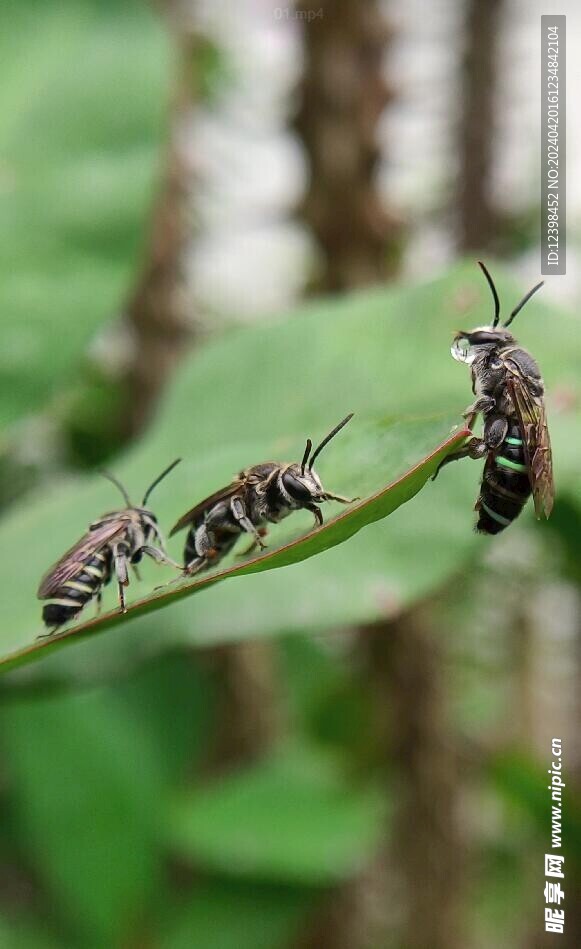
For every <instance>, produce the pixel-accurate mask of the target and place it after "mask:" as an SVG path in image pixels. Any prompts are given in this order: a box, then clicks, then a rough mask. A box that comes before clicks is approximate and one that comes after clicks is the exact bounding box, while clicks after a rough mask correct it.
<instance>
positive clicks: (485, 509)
mask: <svg viewBox="0 0 581 949" xmlns="http://www.w3.org/2000/svg"><path fill="white" fill-rule="evenodd" d="M478 264H479V266H480V268H481V270H482V272H483V274H484V276H485V278H486V280H487V282H488V286H489V287H490V291H491V293H492V298H493V301H494V318H493V320H492V324H491V325H490V326H478V327H476V328H475V329H473V330H459V331H458V332H457V333H456V336H455V337H454V341H453V344H452V349H451V352H452V356H453V357H454V359H456V360H457V361H458V362H464V363H466V364H467V365H469V366H470V372H471V375H472V391H473V393H474V395H475V396H476V399H475V401H474V402H473V403H472V405H469V406H468V408H467V409H466V410H465V412H464V413H463V415H464V418H465V419H466V424H467V425H468V427H469V428H472V426H473V425H474V422H475V420H476V418H477V416H478V415H479V414H482V417H483V420H484V429H483V433H482V438H477V437H473V438H471V439H470V440H469V441H468V442H467V443H466V445H465V446H464V447H463V448H461V449H460V450H459V451H457V452H454V453H452V454H451V455H448V457H447V458H445V459H444V461H443V462H442V463H441V464H440V468H441V467H442V465H445V464H448V463H449V462H451V461H456V460H458V459H459V458H466V457H468V458H485V459H486V462H485V465H484V473H483V477H482V484H481V488H480V495H479V497H478V500H477V502H476V508H475V509H476V511H478V521H477V523H476V530H477V531H478V532H480V533H483V534H498V533H500V532H501V531H503V530H504V529H505V527H508V525H509V524H511V523H512V521H514V520H515V518H516V517H518V515H519V514H520V512H521V511H522V509H523V507H524V505H525V504H526V502H527V499H528V497H529V495H530V494H531V493H532V495H533V500H534V505H535V512H536V515H537V517H541V516H543V515H544V516H545V517H549V515H550V513H551V511H552V508H553V501H554V497H555V487H554V483H553V465H552V456H551V443H550V439H549V430H548V426H547V418H546V413H545V401H544V394H545V390H544V384H543V380H542V377H541V373H540V370H539V367H538V366H537V363H536V362H535V360H534V359H533V357H532V356H531V355H530V353H528V352H527V351H526V349H523V348H522V346H520V345H519V344H518V342H517V340H516V339H515V337H514V336H513V335H512V333H511V332H510V330H509V329H508V327H509V326H510V324H511V323H512V322H513V320H514V318H515V317H516V315H517V314H518V313H520V311H521V310H522V308H523V307H524V305H525V304H526V303H527V302H528V301H529V300H530V298H531V297H532V296H533V294H534V293H536V292H537V290H539V289H540V288H541V287H542V286H543V283H542V282H541V283H538V284H536V286H534V287H533V288H532V290H529V292H528V293H527V294H526V295H525V296H524V297H523V299H522V300H521V301H520V303H518V304H517V306H515V308H514V310H513V311H512V312H511V314H510V316H509V318H508V319H507V320H506V322H505V323H503V324H501V325H499V322H500V300H499V297H498V293H497V291H496V287H495V286H494V282H493V280H492V277H491V276H490V274H489V272H488V270H487V269H486V267H485V266H484V264H483V263H481V262H480V261H479V262H478ZM440 468H439V469H438V471H439V470H440ZM437 474H438V472H436V475H437ZM436 475H434V477H436Z"/></svg>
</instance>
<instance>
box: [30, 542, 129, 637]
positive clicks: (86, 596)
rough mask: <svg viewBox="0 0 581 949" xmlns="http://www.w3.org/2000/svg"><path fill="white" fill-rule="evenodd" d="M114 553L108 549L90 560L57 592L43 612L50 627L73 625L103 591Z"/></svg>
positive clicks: (108, 576)
mask: <svg viewBox="0 0 581 949" xmlns="http://www.w3.org/2000/svg"><path fill="white" fill-rule="evenodd" d="M111 563H112V553H111V550H110V549H109V548H107V547H105V548H104V549H103V550H100V551H99V552H98V553H96V554H93V556H92V557H91V558H90V559H89V560H87V562H86V563H85V564H84V566H83V567H81V569H80V570H79V572H78V574H76V576H74V577H72V578H71V579H70V580H65V581H64V583H63V584H62V585H61V586H60V587H59V588H58V590H56V591H55V593H54V595H53V596H52V597H51V601H50V603H47V604H46V606H44V607H43V610H42V618H43V620H44V622H45V623H46V625H47V626H50V627H55V626H62V625H63V624H64V623H68V622H70V620H72V619H74V618H75V617H76V616H77V615H78V614H79V613H80V612H81V610H82V609H83V607H84V606H85V605H86V604H87V603H88V602H89V600H91V599H92V598H93V597H94V596H95V595H96V594H98V593H99V592H100V591H101V588H102V587H103V586H104V585H105V584H106V583H108V582H109V580H110V579H111Z"/></svg>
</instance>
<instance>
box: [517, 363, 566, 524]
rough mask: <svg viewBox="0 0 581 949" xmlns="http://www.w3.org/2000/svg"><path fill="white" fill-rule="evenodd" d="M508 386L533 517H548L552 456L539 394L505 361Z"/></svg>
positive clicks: (552, 495) (552, 489) (552, 487)
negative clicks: (521, 449)
mask: <svg viewBox="0 0 581 949" xmlns="http://www.w3.org/2000/svg"><path fill="white" fill-rule="evenodd" d="M506 367H507V369H508V372H509V376H508V380H507V383H508V389H509V393H510V396H511V399H512V403H513V405H514V409H515V412H516V414H517V417H518V419H519V422H520V424H521V429H522V433H523V439H524V453H525V460H526V464H527V468H528V472H529V478H530V482H531V490H532V492H533V500H534V503H535V512H536V515H537V517H542V516H543V514H544V516H545V517H549V515H550V513H551V511H552V510H553V502H554V500H555V484H554V481H553V457H552V453H551V440H550V437H549V428H548V425H547V416H546V412H545V404H544V401H543V398H542V396H538V395H534V394H533V393H532V392H531V389H530V386H529V385H528V383H527V380H526V378H525V376H524V375H523V373H522V372H521V370H520V368H519V366H518V365H517V364H516V363H515V362H513V361H512V360H507V361H506Z"/></svg>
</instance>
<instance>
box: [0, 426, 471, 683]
mask: <svg viewBox="0 0 581 949" xmlns="http://www.w3.org/2000/svg"><path fill="white" fill-rule="evenodd" d="M409 429H410V431H412V432H413V430H414V425H413V424H412V423H410V425H409ZM466 434H467V432H466V430H464V429H463V430H461V431H460V432H457V433H456V434H455V435H453V436H451V437H450V438H449V439H448V440H447V441H446V442H445V443H444V444H443V445H441V446H439V447H437V448H436V450H435V451H433V452H432V453H431V454H430V455H428V456H427V457H425V458H424V459H423V460H422V461H421V462H419V463H418V464H417V465H415V467H414V468H412V469H410V470H409V471H408V472H406V473H405V474H404V475H403V476H402V477H401V478H399V479H398V480H397V481H395V482H393V483H392V484H389V485H388V486H387V487H382V488H380V489H379V490H377V491H375V492H373V493H371V494H369V495H368V496H367V497H365V499H364V500H362V501H358V502H356V503H354V504H352V505H351V506H350V507H349V508H348V509H347V510H345V511H343V512H342V513H340V514H338V515H337V516H336V517H334V518H331V519H330V520H329V521H327V523H326V524H324V525H323V527H321V528H317V529H314V530H310V531H308V532H307V533H304V534H302V535H300V536H298V537H295V538H294V539H291V540H289V541H288V542H287V543H286V544H284V545H283V546H278V547H276V548H274V549H273V550H272V551H267V552H266V553H263V554H262V555H260V556H258V557H253V558H251V559H250V560H247V561H246V562H244V563H239V564H234V565H233V566H229V567H226V568H223V569H221V570H216V571H211V572H209V573H208V574H203V575H202V576H199V577H196V578H194V579H191V580H186V581H181V582H179V583H177V584H175V585H169V586H166V587H165V589H161V590H160V591H159V592H155V591H154V592H153V593H151V594H150V595H149V596H147V597H145V598H143V599H139V600H137V601H136V602H134V603H132V604H131V605H130V606H129V607H128V610H127V612H126V613H124V614H123V613H120V612H119V609H118V608H117V609H116V610H115V611H112V612H109V613H107V614H105V615H103V616H100V617H97V618H95V619H88V620H86V621H85V622H82V623H79V624H77V625H76V626H74V627H73V628H72V629H70V630H68V631H65V632H63V633H60V634H59V635H55V636H52V637H45V638H44V639H42V640H40V641H36V642H34V643H33V644H32V645H30V646H26V647H25V648H24V649H21V650H19V651H18V652H16V653H14V654H13V655H9V656H7V657H5V658H4V659H3V660H1V662H0V670H2V671H8V670H10V669H14V668H16V667H18V666H22V665H26V664H27V663H29V662H32V661H34V660H35V659H39V658H41V657H43V656H45V655H48V654H49V653H51V652H54V651H55V650H59V649H62V648H63V647H64V646H66V645H70V644H72V643H74V642H78V641H79V640H80V639H83V638H86V637H90V636H94V635H95V633H96V632H103V631H105V630H107V629H110V628H113V627H116V626H119V625H125V624H127V623H128V622H130V621H131V620H133V619H135V618H137V617H139V616H141V615H143V614H146V613H150V612H153V611H157V610H161V609H162V608H163V607H165V606H167V605H169V604H171V603H174V602H176V601H178V600H180V599H183V598H184V597H188V596H191V595H192V594H194V593H197V592H199V591H202V590H205V589H207V588H208V587H210V586H213V585H214V584H216V583H219V582H221V581H223V580H225V579H227V578H231V577H236V576H243V575H246V574H251V573H261V572H263V571H266V570H273V569H275V568H278V567H286V566H290V565H291V564H296V563H299V562H301V561H303V560H306V559H308V558H310V557H313V556H315V555H316V554H320V553H322V552H323V551H325V550H328V549H329V548H331V547H334V546H336V545H337V544H340V543H343V542H344V541H346V540H348V539H349V538H350V537H352V536H353V535H354V534H356V533H357V532H358V531H360V530H361V529H362V528H363V527H366V526H368V525H369V524H372V523H374V522H375V521H378V520H381V519H382V518H385V517H387V516H388V515H389V514H391V513H392V512H393V511H395V510H396V509H397V508H398V507H399V506H400V505H401V504H404V503H405V502H406V501H409V500H410V499H411V498H412V497H413V496H414V495H415V494H416V493H417V492H418V491H419V490H420V489H421V488H422V487H423V486H424V484H425V483H426V481H427V480H428V479H429V478H430V477H431V476H432V475H433V474H434V472H435V471H436V469H437V467H438V464H439V463H440V462H441V461H442V459H443V458H444V457H445V456H446V455H447V454H448V453H449V452H450V451H452V450H454V449H455V448H457V447H458V445H460V444H462V443H463V441H464V439H465V437H466ZM392 436H393V426H388V427H385V426H384V425H381V424H367V425H364V424H362V425H360V431H359V432H358V433H357V434H356V435H353V436H352V438H351V439H350V440H349V443H348V445H349V457H350V458H351V460H352V461H353V460H355V459H356V460H357V461H359V462H360V463H361V464H360V467H361V469H362V470H363V476H362V478H361V481H363V483H364V484H365V481H367V483H369V482H370V481H377V480H378V479H379V478H380V477H381V469H380V468H379V470H377V469H376V471H374V472H373V474H372V475H371V477H370V476H369V474H368V476H367V478H366V477H365V469H364V466H363V464H362V462H363V460H364V459H365V456H366V455H367V456H368V457H373V458H374V459H378V458H380V457H381V455H382V453H385V452H386V451H388V450H389V445H390V442H391V437H392ZM343 451H344V454H345V447H344V449H343ZM337 460H338V463H339V469H341V465H340V462H341V458H338V459H337ZM344 464H345V465H346V464H347V460H346V458H345V459H344ZM356 479H357V473H356V471H352V473H351V475H350V477H347V478H346V479H345V481H346V482H347V485H348V488H349V489H351V488H353V489H354V490H355V481H356ZM345 481H342V485H344V484H345ZM50 513H51V515H54V508H53V509H52V511H51V512H50ZM303 513H306V512H303ZM37 529H40V525H38V524H37ZM289 529H290V530H291V531H292V527H290V528H289V527H286V530H287V531H288V530H289ZM27 638H28V639H31V638H32V637H31V636H30V635H29V636H28V637H27Z"/></svg>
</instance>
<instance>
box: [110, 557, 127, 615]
mask: <svg viewBox="0 0 581 949" xmlns="http://www.w3.org/2000/svg"><path fill="white" fill-rule="evenodd" d="M125 549H126V548H121V547H115V548H114V550H113V560H114V564H115V575H116V577H117V587H118V591H119V606H120V607H121V612H122V613H126V612H127V607H126V605H125V587H126V586H128V584H129V574H128V572H127V555H126V553H125Z"/></svg>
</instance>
